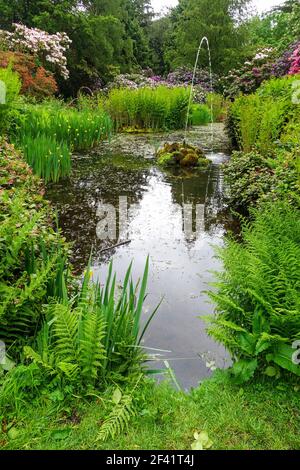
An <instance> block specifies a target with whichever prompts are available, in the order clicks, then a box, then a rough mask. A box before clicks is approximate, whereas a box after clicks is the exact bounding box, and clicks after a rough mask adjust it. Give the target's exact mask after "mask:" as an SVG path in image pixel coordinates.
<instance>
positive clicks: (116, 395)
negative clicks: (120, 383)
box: [112, 388, 122, 405]
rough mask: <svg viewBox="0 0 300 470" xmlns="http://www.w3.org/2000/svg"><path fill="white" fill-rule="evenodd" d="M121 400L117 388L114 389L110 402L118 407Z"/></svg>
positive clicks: (120, 394) (119, 391)
mask: <svg viewBox="0 0 300 470" xmlns="http://www.w3.org/2000/svg"><path fill="white" fill-rule="evenodd" d="M121 400H122V392H121V390H120V389H119V388H116V389H115V391H114V393H113V396H112V401H113V402H114V404H115V405H118V404H119V403H120V401H121Z"/></svg>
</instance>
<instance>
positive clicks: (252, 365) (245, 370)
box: [230, 359, 257, 384]
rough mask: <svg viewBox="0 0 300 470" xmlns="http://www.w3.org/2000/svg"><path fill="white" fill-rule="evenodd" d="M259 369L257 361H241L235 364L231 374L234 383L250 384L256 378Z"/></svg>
mask: <svg viewBox="0 0 300 470" xmlns="http://www.w3.org/2000/svg"><path fill="white" fill-rule="evenodd" d="M256 369H257V359H253V360H247V359H240V360H239V361H238V362H236V363H235V364H234V366H233V367H232V368H231V370H230V372H231V374H232V375H233V381H234V383H236V384H243V383H245V382H248V381H249V380H250V379H252V377H253V376H254V373H255V371H256Z"/></svg>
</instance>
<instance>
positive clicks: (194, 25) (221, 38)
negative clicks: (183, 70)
mask: <svg viewBox="0 0 300 470" xmlns="http://www.w3.org/2000/svg"><path fill="white" fill-rule="evenodd" d="M249 3H250V1H249V0H214V1H211V0H179V4H178V6H177V7H176V8H175V9H174V11H173V12H172V14H171V21H172V28H171V33H170V44H171V45H170V47H169V50H168V51H167V53H166V60H167V62H168V63H169V64H170V65H171V66H172V67H175V66H178V65H190V66H192V65H193V64H194V61H195V57H196V52H197V49H198V45H199V42H200V39H201V38H202V37H203V36H206V37H207V38H208V40H209V42H210V47H211V53H212V61H213V68H214V71H215V72H217V73H226V72H228V70H229V69H230V68H232V67H233V66H235V65H237V64H238V63H239V61H240V60H241V59H242V58H243V44H244V42H245V40H246V38H245V34H244V29H243V27H242V26H241V22H242V20H244V18H245V13H246V12H247V7H248V5H249ZM199 63H200V66H207V64H208V59H207V53H206V52H205V51H202V53H201V54H200V60H199Z"/></svg>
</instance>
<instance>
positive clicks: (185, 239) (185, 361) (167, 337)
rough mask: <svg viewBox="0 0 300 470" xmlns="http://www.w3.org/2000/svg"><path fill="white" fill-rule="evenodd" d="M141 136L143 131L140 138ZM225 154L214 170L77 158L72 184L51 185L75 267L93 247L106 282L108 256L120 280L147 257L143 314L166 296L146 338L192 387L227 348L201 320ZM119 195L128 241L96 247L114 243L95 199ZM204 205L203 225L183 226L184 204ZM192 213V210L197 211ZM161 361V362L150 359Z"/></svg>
mask: <svg viewBox="0 0 300 470" xmlns="http://www.w3.org/2000/svg"><path fill="white" fill-rule="evenodd" d="M139 139H140V136H139ZM226 158H227V157H226V155H225V154H222V153H213V154H211V155H210V159H211V160H212V165H211V168H210V169H209V170H208V171H206V172H203V173H199V174H197V173H190V174H182V173H176V172H164V171H161V170H160V169H158V168H157V167H156V166H155V165H154V164H153V162H152V161H146V160H145V159H139V158H137V157H125V156H124V155H120V154H115V155H111V154H110V155H94V156H93V158H87V157H86V156H85V157H82V158H81V157H78V158H77V159H76V161H75V165H74V166H75V167H74V171H73V174H72V178H71V179H70V181H69V182H64V183H61V184H58V185H54V186H52V187H49V189H48V197H49V198H50V199H51V200H52V201H53V202H54V203H55V205H56V206H57V208H58V212H59V219H60V225H61V227H62V228H63V231H64V234H65V236H66V238H67V239H68V240H70V241H72V242H74V260H73V261H74V264H75V266H76V267H77V268H78V269H79V270H80V269H82V268H83V267H84V266H85V264H86V261H87V259H88V257H89V254H90V250H91V246H92V244H93V245H94V255H93V271H94V277H95V278H100V280H101V279H102V280H104V279H105V277H106V274H107V269H108V261H109V259H110V258H111V257H112V258H113V260H114V268H115V270H116V272H117V274H118V280H119V282H122V279H123V277H124V275H125V272H126V269H127V267H128V264H129V262H130V261H131V260H134V265H133V277H134V278H135V279H137V278H138V277H139V276H140V275H141V273H142V272H143V269H144V265H145V260H146V257H147V255H148V254H149V255H150V263H151V265H150V278H149V285H148V292H149V295H148V297H147V299H146V303H145V308H144V314H145V318H146V314H147V313H148V312H150V311H152V309H153V308H154V307H155V306H156V305H157V304H158V302H159V301H160V300H161V298H162V297H163V298H164V301H163V303H162V305H161V307H160V310H159V312H158V314H157V315H156V317H155V318H154V320H153V323H152V325H151V327H150V329H149V330H148V333H147V335H146V337H145V345H146V346H147V347H149V348H154V349H163V350H168V351H170V353H161V354H163V356H161V357H160V359H164V358H166V359H168V360H169V363H170V365H171V366H172V368H173V369H174V371H175V373H176V375H177V377H178V380H179V382H181V384H182V385H183V386H184V387H185V388H189V387H191V386H196V385H197V384H198V382H199V380H201V379H202V378H203V377H206V376H207V375H209V374H210V370H209V369H208V368H207V362H211V360H214V361H215V362H216V365H217V366H221V367H222V366H223V365H224V363H225V361H226V357H227V356H226V353H225V351H224V349H223V348H222V347H220V346H218V345H216V344H215V343H214V342H213V341H212V340H211V339H210V338H209V337H208V336H207V334H206V332H205V326H204V323H203V322H202V321H201V320H200V319H199V318H198V317H199V316H200V317H201V316H207V315H208V314H212V313H213V307H212V306H211V305H210V304H209V303H208V301H207V297H206V296H205V294H203V293H201V292H202V291H203V290H207V289H208V288H209V283H210V282H211V281H213V275H212V273H211V272H210V271H211V270H218V269H220V266H219V262H218V261H217V260H216V259H215V258H214V249H213V245H216V246H221V245H222V243H223V236H224V231H225V229H224V223H225V221H224V219H223V218H222V217H220V213H221V211H222V208H223V202H222V194H223V176H222V171H221V166H220V164H221V163H222V162H223V161H225V160H226ZM119 196H127V198H128V203H129V205H131V206H132V208H131V210H129V216H128V227H127V230H128V234H127V237H128V239H129V240H131V243H130V244H128V245H124V246H120V247H118V248H115V249H113V250H111V251H105V252H101V250H102V249H103V248H104V247H105V246H109V245H112V244H113V242H112V241H106V242H101V241H99V240H97V238H96V226H97V222H98V220H97V215H96V213H97V205H98V203H99V202H100V201H102V202H103V203H105V204H107V203H110V204H113V205H114V206H115V207H116V208H118V204H119V202H118V199H119ZM183 203H184V204H192V205H193V210H194V212H195V208H196V205H199V206H201V207H203V214H204V221H203V224H202V226H201V230H199V232H198V233H195V229H196V225H195V217H194V221H193V225H192V229H193V232H194V233H193V236H187V233H185V231H184V220H183V211H182V204H183ZM194 215H195V214H194ZM152 366H153V368H155V369H156V368H158V367H164V364H163V361H162V360H161V361H160V362H158V363H154V364H152Z"/></svg>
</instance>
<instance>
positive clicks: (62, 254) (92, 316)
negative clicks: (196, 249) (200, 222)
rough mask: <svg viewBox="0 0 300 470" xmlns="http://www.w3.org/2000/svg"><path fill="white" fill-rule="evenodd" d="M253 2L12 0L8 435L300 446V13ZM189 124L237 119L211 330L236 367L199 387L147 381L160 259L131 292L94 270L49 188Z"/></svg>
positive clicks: (78, 441)
mask: <svg viewBox="0 0 300 470" xmlns="http://www.w3.org/2000/svg"><path fill="white" fill-rule="evenodd" d="M249 7H250V2H249V1H248V0H217V1H214V2H211V1H208V0H197V1H196V0H179V2H178V5H177V6H176V7H175V8H173V9H171V10H170V11H169V12H168V13H167V14H166V15H164V16H162V17H159V18H156V17H155V15H154V14H153V11H152V9H151V5H150V2H149V1H148V0H109V1H108V0H107V1H98V0H89V1H82V2H78V1H76V0H63V1H61V2H53V1H50V0H41V1H31V0H29V1H28V0H26V1H25V0H24V1H23V0H21V1H15V0H10V1H7V0H0V9H1V18H0V27H1V28H2V29H1V30H0V81H1V82H0V85H1V87H0V255H1V256H0V340H1V341H4V342H5V346H6V351H5V357H0V359H1V362H0V423H1V431H0V445H1V446H3V447H5V448H66V449H68V448H124V447H125V448H136V446H137V447H138V448H140V447H142V448H169V447H172V448H174V449H178V448H182V447H184V448H190V447H191V446H192V448H193V449H203V448H204V449H207V448H211V447H213V448H215V449H222V448H226V449H228V448H237V449H239V448H241V449H260V448H263V447H266V448H275V449H283V448H284V449H296V448H299V438H298V437H297V426H298V427H299V376H300V369H299V365H298V364H297V362H298V359H299V358H298V356H297V357H296V361H295V348H294V347H293V345H294V344H298V343H297V341H299V340H300V304H299V299H300V295H299V294H300V277H299V272H300V251H299V247H300V224H299V209H300V147H299V142H300V124H299V122H300V121H299V118H300V111H299V110H300V104H299V81H300V29H299V24H300V21H299V20H300V5H299V2H298V1H296V0H287V1H286V2H285V3H284V4H283V5H282V6H281V7H278V8H276V9H273V10H272V11H271V12H269V13H266V14H265V15H263V16H262V17H261V16H253V15H252V14H250V13H251V12H250V10H249ZM204 35H205V36H207V37H208V39H209V42H210V46H211V54H212V64H213V72H214V73H213V74H212V75H211V74H210V70H209V69H208V60H207V53H206V51H205V50H203V51H201V54H200V58H199V59H200V60H199V68H198V69H197V70H196V74H195V80H194V83H195V87H194V96H193V97H192V98H193V100H192V106H191V110H190V115H189V116H187V111H188V102H189V97H190V88H189V86H190V83H191V80H192V76H193V65H194V58H195V53H196V50H197V47H198V43H199V39H200V38H201V37H202V36H204ZM187 118H188V119H187ZM186 121H188V124H189V125H194V126H196V125H206V124H208V123H210V122H212V121H215V122H222V121H225V125H226V129H227V132H228V135H229V137H230V140H231V143H232V147H233V150H234V151H233V154H232V157H231V159H230V161H229V162H228V163H227V164H226V165H225V167H224V175H225V180H226V184H227V190H226V202H227V205H228V208H229V210H232V211H233V212H234V213H235V216H237V217H238V218H239V219H240V226H241V231H240V233H239V234H238V236H237V235H236V234H228V236H227V237H226V240H225V244H224V247H223V248H221V249H220V250H219V251H218V255H219V257H220V259H221V261H222V264H223V270H222V271H221V272H220V273H216V282H215V283H214V289H213V291H210V292H209V293H208V294H209V296H210V298H211V300H212V302H214V304H215V306H216V312H215V315H214V317H213V318H210V319H208V322H209V326H208V331H209V333H210V335H211V336H212V337H213V338H215V339H216V340H217V341H219V342H221V343H222V344H223V345H225V346H226V348H227V350H228V351H229V352H230V354H231V357H232V360H233V366H232V367H230V368H229V369H228V370H226V371H222V372H220V371H218V372H217V373H216V374H215V376H214V377H213V378H212V379H211V380H209V381H206V382H205V383H204V384H203V385H201V386H200V387H199V388H197V389H196V390H193V391H192V392H191V393H190V394H184V393H182V392H176V391H174V390H173V389H172V388H171V387H170V386H169V385H168V384H163V385H160V386H157V385H155V384H154V383H153V382H151V381H150V380H149V379H148V378H147V374H146V373H145V367H144V361H145V355H144V353H143V349H142V347H141V344H142V343H141V341H142V339H143V336H144V333H145V331H146V329H147V327H148V325H149V322H150V321H151V319H152V317H153V315H154V314H155V311H154V312H153V313H152V314H150V315H149V316H148V318H147V319H146V320H145V318H144V319H142V312H143V304H144V300H145V297H146V290H147V279H148V270H149V261H148V260H145V270H144V273H143V274H142V273H141V276H140V277H141V280H140V282H139V283H137V285H134V284H133V282H132V280H131V268H132V266H131V265H130V266H129V268H128V271H127V273H126V275H125V278H124V281H123V284H122V285H121V286H119V285H117V283H116V275H114V274H113V266H112V265H110V269H109V274H108V278H107V279H106V280H105V282H104V283H103V284H97V283H96V282H93V281H94V280H93V273H92V272H91V268H90V265H87V267H86V271H85V273H83V275H82V276H81V277H79V278H78V277H76V276H75V275H74V272H73V269H72V265H71V263H70V251H71V247H69V246H68V245H67V243H66V241H65V240H64V238H63V235H62V233H61V231H60V228H59V227H58V226H57V220H56V217H55V214H54V211H53V208H52V207H51V206H50V204H48V203H47V202H46V200H45V199H44V192H45V187H44V184H47V183H48V182H57V181H59V180H60V179H63V178H68V177H69V175H70V173H71V168H72V153H74V152H81V153H82V154H83V156H85V153H86V151H88V150H89V149H91V148H93V147H94V146H96V145H101V142H102V141H103V140H105V139H109V138H110V137H111V135H112V133H114V132H140V131H142V132H144V131H147V132H153V131H156V132H157V131H169V130H175V129H182V130H183V129H184V128H185V124H186ZM163 150H165V151H166V155H165V154H162V155H160V154H159V152H158V157H160V158H158V159H157V162H158V164H160V165H161V166H162V167H164V166H169V165H170V164H171V166H172V165H175V166H176V165H177V164H178V163H182V166H184V164H185V163H186V162H187V161H189V162H190V163H192V164H194V167H197V168H198V171H203V169H204V168H205V169H207V167H208V166H209V161H208V160H206V159H205V158H204V156H203V153H202V152H200V153H199V155H198V154H197V152H198V151H199V149H196V148H194V147H192V146H189V145H188V144H186V145H184V146H183V147H182V146H181V145H180V144H177V146H176V145H175V146H174V145H173V146H172V145H171V144H166V146H165V148H164V149H163ZM199 156H200V157H201V161H202V165H199V164H198V163H199V162H198V159H199V158H198V157H199ZM183 163H184V164H183ZM200 163H201V162H200ZM177 166H180V165H177ZM204 171H205V170H204ZM40 178H41V179H40ZM142 325H144V329H143V328H142ZM1 347H2V343H0V352H1V353H2V350H1ZM168 374H169V375H171V376H172V371H171V372H170V370H169V371H168ZM172 377H173V376H172ZM173 378H174V377H173ZM242 384H244V385H243V388H241V385H242ZM290 416H293V420H291V418H290ZM49 417H50V418H51V423H52V424H51V425H50V426H49ZM131 420H132V421H131ZM45 423H46V424H47V425H46V426H45ZM129 424H130V427H129V428H128V426H129ZM41 429H42V431H41ZM125 429H127V431H126V433H125V432H124V430H125ZM283 429H285V430H286V431H285V433H283V432H282V430H283Z"/></svg>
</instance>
